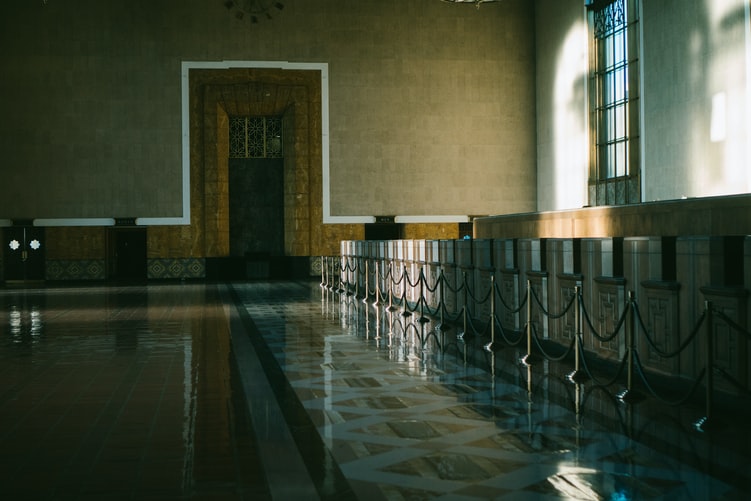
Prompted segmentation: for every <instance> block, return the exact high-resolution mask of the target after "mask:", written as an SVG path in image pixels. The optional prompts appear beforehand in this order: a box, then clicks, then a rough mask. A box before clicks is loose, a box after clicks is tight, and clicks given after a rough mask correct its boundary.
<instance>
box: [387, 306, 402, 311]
mask: <svg viewBox="0 0 751 501" xmlns="http://www.w3.org/2000/svg"><path fill="white" fill-rule="evenodd" d="M386 310H388V311H391V312H394V311H399V307H398V306H389V307H388V308H386Z"/></svg>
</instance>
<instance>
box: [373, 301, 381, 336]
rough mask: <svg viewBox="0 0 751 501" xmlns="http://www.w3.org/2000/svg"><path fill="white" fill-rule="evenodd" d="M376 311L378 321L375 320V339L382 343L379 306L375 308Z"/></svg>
mask: <svg viewBox="0 0 751 501" xmlns="http://www.w3.org/2000/svg"><path fill="white" fill-rule="evenodd" d="M375 311H376V320H375V329H376V331H375V337H374V338H373V339H375V340H376V341H380V340H381V312H380V311H379V308H378V306H376V307H375ZM379 344H380V343H379Z"/></svg>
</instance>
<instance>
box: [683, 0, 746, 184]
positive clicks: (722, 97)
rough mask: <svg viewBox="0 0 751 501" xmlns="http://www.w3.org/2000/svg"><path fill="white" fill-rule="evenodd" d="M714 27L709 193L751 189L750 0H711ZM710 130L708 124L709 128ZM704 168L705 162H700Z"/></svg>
mask: <svg viewBox="0 0 751 501" xmlns="http://www.w3.org/2000/svg"><path fill="white" fill-rule="evenodd" d="M705 3H706V9H707V10H706V12H707V27H708V44H709V47H708V49H709V52H708V56H707V57H708V61H707V62H706V75H707V79H708V81H707V89H706V90H707V95H706V99H707V100H708V102H709V108H710V113H711V115H710V116H709V117H707V118H708V126H709V130H708V131H706V132H705V134H708V137H707V136H705V137H706V138H707V139H708V140H709V141H708V143H706V144H707V148H709V152H708V155H707V160H708V164H709V165H708V166H707V167H708V168H706V169H702V170H705V172H706V177H704V179H702V180H701V181H702V182H701V184H700V185H698V188H699V189H700V190H704V193H702V195H703V196H709V195H722V194H732V193H743V192H746V191H748V189H749V186H750V183H751V176H749V170H750V169H751V162H749V145H748V143H749V133H750V129H751V123H750V121H749V101H748V96H749V94H748V92H749V79H748V71H749V70H748V64H747V61H748V58H749V36H748V32H749V5H748V2H747V1H745V0H706V2H705ZM705 130H706V129H705ZM694 168H695V169H701V166H698V165H696V166H694Z"/></svg>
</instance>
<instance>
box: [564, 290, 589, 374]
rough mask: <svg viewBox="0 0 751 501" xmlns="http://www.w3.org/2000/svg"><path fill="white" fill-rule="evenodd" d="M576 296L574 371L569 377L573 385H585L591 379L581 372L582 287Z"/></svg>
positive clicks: (576, 291)
mask: <svg viewBox="0 0 751 501" xmlns="http://www.w3.org/2000/svg"><path fill="white" fill-rule="evenodd" d="M574 291H575V292H574V294H576V305H575V307H576V309H575V310H574V330H575V332H574V336H576V338H575V340H574V370H573V372H571V373H570V374H569V375H568V376H567V377H568V379H569V380H570V381H571V382H572V383H577V384H579V383H583V382H584V381H586V380H587V379H589V377H588V376H587V374H586V372H584V371H582V370H581V360H580V358H581V353H582V343H581V342H582V315H581V308H582V303H581V285H577V286H576V287H575V288H574Z"/></svg>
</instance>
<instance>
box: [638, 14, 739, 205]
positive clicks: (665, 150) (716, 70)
mask: <svg viewBox="0 0 751 501" xmlns="http://www.w3.org/2000/svg"><path fill="white" fill-rule="evenodd" d="M642 3H643V9H644V12H643V20H642V27H643V31H644V35H643V39H644V47H643V52H642V53H643V59H644V61H643V64H644V92H643V96H644V130H643V133H642V138H643V139H644V143H645V144H644V147H645V165H644V201H653V200H666V199H675V198H681V197H701V196H710V195H727V194H735V193H748V192H751V160H750V159H749V154H748V134H749V124H748V120H747V116H748V110H749V105H750V104H749V102H748V95H747V94H748V93H747V88H748V81H747V76H746V74H747V71H748V69H747V54H746V53H747V48H746V41H745V34H746V33H747V30H748V20H747V19H745V16H744V4H745V0H727V1H722V2H707V1H704V0H690V1H686V0H665V1H659V2H655V1H643V2H642Z"/></svg>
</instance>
